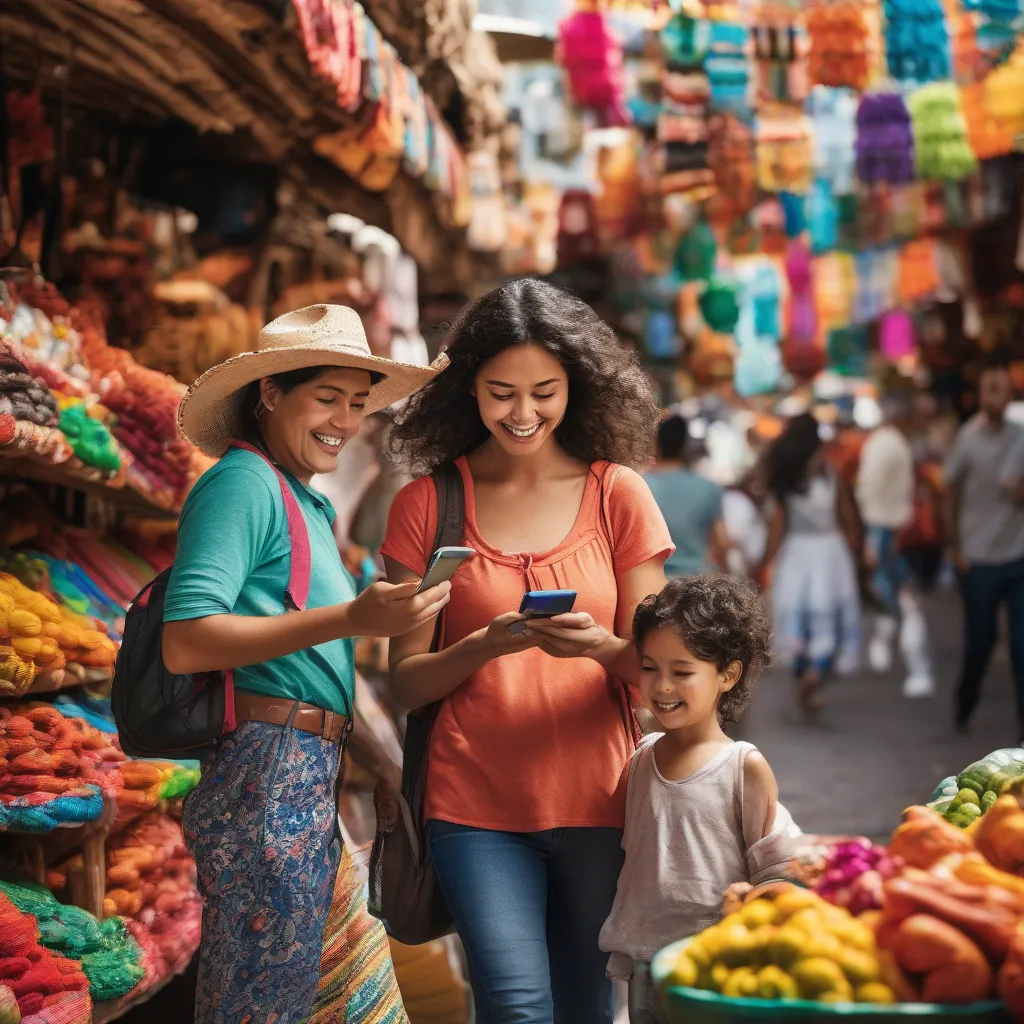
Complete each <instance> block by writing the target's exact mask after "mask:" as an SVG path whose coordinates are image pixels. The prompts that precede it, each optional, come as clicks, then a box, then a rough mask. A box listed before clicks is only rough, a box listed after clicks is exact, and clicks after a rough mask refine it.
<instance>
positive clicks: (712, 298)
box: [700, 274, 740, 334]
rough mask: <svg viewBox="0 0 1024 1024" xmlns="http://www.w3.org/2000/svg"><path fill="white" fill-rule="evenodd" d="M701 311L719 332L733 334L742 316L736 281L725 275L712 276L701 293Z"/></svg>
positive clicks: (708, 323) (709, 324)
mask: <svg viewBox="0 0 1024 1024" xmlns="http://www.w3.org/2000/svg"><path fill="white" fill-rule="evenodd" d="M700 313H701V316H702V317H704V322H705V323H706V324H707V325H708V327H710V328H711V330H713V331H715V332H716V333H717V334H732V333H733V331H735V330H736V324H737V322H738V321H739V318H740V306H739V298H738V295H737V286H736V282H735V281H734V280H733V279H732V278H729V277H726V276H724V275H719V274H716V275H715V276H714V277H712V278H711V280H710V281H709V282H708V286H707V288H705V289H704V291H703V293H702V294H701V297H700Z"/></svg>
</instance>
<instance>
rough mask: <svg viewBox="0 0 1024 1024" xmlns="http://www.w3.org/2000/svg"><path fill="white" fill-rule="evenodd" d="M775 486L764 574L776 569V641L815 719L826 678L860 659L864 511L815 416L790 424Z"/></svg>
mask: <svg viewBox="0 0 1024 1024" xmlns="http://www.w3.org/2000/svg"><path fill="white" fill-rule="evenodd" d="M768 486H769V490H770V491H771V495H772V497H773V498H774V511H773V513H772V519H771V523H770V526H769V532H768V548H767V551H766V553H765V557H764V563H763V566H762V571H764V570H765V569H766V568H767V566H769V565H770V564H771V563H772V562H773V561H774V562H775V567H774V571H773V576H772V603H773V605H774V608H775V628H776V631H777V642H778V644H779V647H780V650H781V651H782V652H783V653H784V654H786V655H787V656H788V657H790V658H791V659H792V664H793V672H794V675H795V676H796V682H797V688H798V698H799V701H800V706H801V708H802V710H803V711H804V713H805V714H814V713H816V712H817V711H818V710H819V708H820V698H819V690H820V687H821V683H822V681H823V679H824V678H825V676H826V675H827V674H828V673H829V672H831V671H833V670H835V671H838V672H849V671H851V670H853V669H855V668H856V667H857V664H858V662H859V660H860V591H859V589H858V586H857V567H856V565H855V563H854V560H853V554H852V552H853V551H855V550H857V547H858V544H857V539H856V538H857V533H858V530H859V517H858V515H857V506H856V504H855V502H854V499H853V493H852V491H851V489H850V487H849V486H848V485H847V484H846V483H845V482H844V481H843V480H841V479H840V478H839V477H838V475H837V474H836V473H835V471H834V470H833V469H832V468H831V467H830V466H829V463H828V460H827V458H826V455H825V449H824V446H823V445H822V443H821V439H820V437H819V433H818V421H817V420H816V419H815V418H814V417H813V416H812V415H811V414H810V413H804V414H802V415H800V416H796V417H794V418H793V419H791V420H790V421H789V422H788V423H787V424H786V428H785V430H784V431H783V433H782V435H781V436H780V437H779V439H778V441H776V442H775V446H774V448H773V449H772V450H771V452H770V453H769V459H768Z"/></svg>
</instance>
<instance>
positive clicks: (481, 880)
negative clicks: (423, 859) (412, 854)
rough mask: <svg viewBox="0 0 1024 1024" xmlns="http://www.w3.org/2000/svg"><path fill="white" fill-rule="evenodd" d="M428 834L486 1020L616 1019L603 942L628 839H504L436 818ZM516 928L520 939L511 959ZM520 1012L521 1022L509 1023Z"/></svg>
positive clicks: (615, 834) (586, 834)
mask: <svg viewBox="0 0 1024 1024" xmlns="http://www.w3.org/2000/svg"><path fill="white" fill-rule="evenodd" d="M427 837H428V841H429V843H430V856H431V859H432V861H433V864H434V870H435V871H436V872H437V877H438V880H439V882H440V883H441V890H442V892H443V893H444V896H445V899H446V901H447V903H448V907H449V909H450V910H451V912H452V917H453V918H454V920H455V925H456V927H457V929H458V932H459V935H460V936H461V938H462V941H463V943H464V946H465V949H466V954H467V959H468V962H469V972H470V981H471V983H472V986H473V996H474V999H475V1000H476V1011H477V1018H478V1020H481V1021H492V1020H501V1021H505V1020H512V1019H514V1020H517V1021H526V1022H529V1024H545V1022H551V1021H555V1022H556V1024H597V1022H601V1021H610V1020H611V1013H612V1007H611V988H610V985H609V984H608V982H607V980H606V978H605V968H606V967H607V964H608V956H607V954H605V953H602V952H601V950H600V948H599V946H598V942H597V937H598V934H599V933H600V931H601V926H602V925H603V924H604V921H605V918H606V917H607V916H608V908H609V907H610V906H611V903H612V900H614V898H615V886H616V883H617V881H618V878H619V870H620V869H621V867H622V860H623V856H624V854H623V852H622V847H621V845H620V844H621V841H622V832H621V831H620V830H619V829H616V828H556V829H548V830H547V831H544V832H496V831H491V830H489V829H482V828H472V827H469V826H465V825H452V824H449V823H448V822H443V821H431V822H430V823H429V825H428V828H427ZM485 905H486V908H487V909H486V912H482V908H483V907H484V906H485ZM510 927H511V928H514V930H515V934H516V936H517V939H518V941H517V944H516V950H515V954H514V956H513V957H512V958H511V960H510V958H509V951H508V932H509V928H510ZM513 1005H514V1006H515V1008H516V1016H515V1017H514V1018H513V1017H508V1016H505V1015H504V1014H503V1013H502V1010H503V1009H504V1010H505V1011H506V1012H507V1010H508V1008H509V1007H511V1006H513Z"/></svg>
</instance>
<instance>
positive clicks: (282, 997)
mask: <svg viewBox="0 0 1024 1024" xmlns="http://www.w3.org/2000/svg"><path fill="white" fill-rule="evenodd" d="M443 365H444V364H443V363H438V364H435V366H433V367H421V366H407V365H405V364H402V363H396V362H392V361H390V360H387V359H382V358H379V357H377V356H374V355H372V354H371V352H370V349H369V346H368V344H367V341H366V336H365V334H364V331H363V326H362V323H361V321H360V318H359V316H358V314H357V313H356V312H355V311H354V310H352V309H349V308H347V307H344V306H330V305H318V306H309V307H307V308H305V309H300V310H297V311H295V312H293V313H288V314H286V315H285V316H282V317H279V318H278V319H276V320H274V321H273V322H272V323H270V324H268V325H267V326H266V327H265V328H264V329H263V331H262V332H261V333H260V338H259V342H258V345H257V350H256V351H255V352H246V353H243V354H242V355H239V356H235V357H234V358H232V359H229V360H227V361H226V362H224V363H221V364H220V365H218V366H215V367H213V368H212V369H211V370H208V371H207V372H206V373H204V374H203V375H202V376H201V377H200V378H199V379H198V380H197V381H196V382H195V384H193V385H192V387H191V388H189V390H188V393H187V394H186V395H185V397H184V398H183V399H182V402H181V408H180V410H179V413H178V422H179V424H180V426H181V429H182V431H183V432H184V434H185V436H186V437H187V438H188V439H189V440H190V441H191V442H192V443H193V444H195V445H196V446H197V447H198V448H199V449H201V450H202V451H203V452H204V453H206V454H207V455H209V456H211V457H214V458H218V459H220V461H219V462H218V463H217V464H216V465H215V466H214V467H213V468H212V469H210V470H208V471H207V472H206V473H205V474H204V475H203V476H202V477H201V478H200V480H199V481H198V483H197V484H196V486H195V487H194V489H193V490H192V493H191V494H190V495H189V497H188V499H187V501H186V502H185V507H184V508H183V509H182V514H181V520H180V523H179V528H178V549H177V555H176V557H175V562H174V569H173V571H172V574H171V578H170V581H169V583H168V587H167V593H166V599H165V609H164V622H165V626H164V633H163V648H164V662H165V664H166V667H167V669H168V670H169V671H171V672H175V673H181V674H186V673H191V674H198V673H204V672H214V671H222V672H230V673H231V674H232V676H231V677H229V678H232V683H233V691H234V692H233V698H232V699H233V709H229V719H230V710H233V711H234V720H235V722H236V725H237V727H236V728H235V729H234V730H233V731H231V732H228V733H226V734H225V735H223V736H222V737H221V738H220V740H219V741H218V743H217V745H216V747H215V748H214V750H213V752H212V753H211V754H210V755H209V756H208V758H207V759H206V761H205V762H204V764H203V774H202V779H201V781H200V783H199V786H198V787H197V789H196V790H195V792H194V793H193V794H192V795H191V796H190V797H189V799H188V801H187V803H186V805H185V810H184V815H183V820H182V824H183V828H184V832H185V840H186V843H187V845H188V847H189V850H190V852H191V853H192V855H193V857H195V860H196V865H197V868H198V876H199V888H200V892H201V894H202V897H203V934H202V944H201V947H200V958H199V984H198V991H197V996H196V1010H195V1021H196V1024H214V1022H216V1024H236V1022H237V1024H241V1022H243V1021H246V1022H248V1021H251V1022H253V1024H256V1022H260V1024H262V1022H266V1021H275V1022H277V1024H286V1022H298V1021H304V1020H306V1019H307V1018H308V1016H309V1014H310V1012H311V1010H312V1007H313V1003H314V1000H315V998H316V994H317V985H318V980H319V965H320V952H321V943H322V939H323V931H324V924H325V921H326V918H327V912H328V909H329V907H330V903H331V897H332V893H333V890H334V882H335V875H336V873H337V869H338V863H339V855H340V845H339V841H338V837H337V832H336V827H335V815H336V811H335V784H336V780H337V775H338V770H339V765H340V761H341V756H342V748H343V744H344V739H345V737H346V736H347V735H348V733H349V731H350V729H351V723H352V715H353V701H354V685H355V667H354V663H353V652H352V638H353V637H357V636H380V637H387V636H399V635H401V634H404V633H406V632H409V631H410V630H412V629H415V628H416V627H417V626H419V625H421V624H423V623H424V622H427V621H429V620H431V619H432V618H433V617H434V616H435V615H437V613H438V612H439V611H440V609H441V608H442V607H443V606H444V605H445V604H446V603H447V602H448V595H449V584H447V583H444V584H442V585H441V586H439V587H435V588H433V589H431V590H427V591H425V592H424V593H422V594H416V589H417V584H416V583H415V582H413V583H409V584H403V585H401V586H389V585H388V584H386V583H377V584H375V585H374V586H372V587H370V588H369V589H368V590H367V591H365V592H364V593H363V594H361V595H360V596H359V597H356V592H355V586H354V584H353V581H352V579H351V577H350V576H349V575H348V573H347V572H346V571H345V569H344V567H343V566H342V564H341V560H340V558H339V556H338V551H337V548H336V546H335V542H334V537H333V534H332V529H331V523H332V520H333V516H334V513H333V509H332V508H331V505H330V503H329V502H328V501H327V499H326V498H324V496H323V495H321V494H319V493H318V492H317V491H315V490H313V489H312V488H311V487H310V486H309V482H310V480H311V479H312V477H313V476H314V475H316V474H319V473H329V472H331V471H332V470H333V469H334V468H335V466H336V465H337V460H338V453H339V452H340V451H341V449H342V447H343V446H344V445H345V443H346V442H347V441H348V440H350V439H351V438H352V437H353V436H354V435H355V434H356V432H357V430H358V428H359V421H360V420H361V419H362V417H363V416H365V415H367V414H369V413H372V412H374V411H376V410H378V409H382V408H384V407H385V406H387V405H390V404H391V403H392V402H395V401H397V400H399V399H402V398H404V397H406V396H408V395H409V394H411V393H412V392H414V391H416V390H417V389H418V388H420V387H422V386H423V385H424V384H425V383H426V382H427V381H429V380H430V379H431V378H432V377H433V376H434V375H435V374H436V373H437V372H439V370H440V369H441V368H442V367H443ZM297 513H301V515H298V514H297ZM300 519H301V524H299V520H300ZM301 525H304V526H305V534H306V535H308V552H307V550H306V547H305V540H304V538H303V535H302V532H301ZM297 529H298V532H296V530H297ZM293 541H295V544H294V545H293ZM307 554H308V562H307V561H306V557H307ZM293 556H294V558H295V561H296V566H295V567H293V565H292V562H293ZM305 566H308V579H307V578H306V577H305V575H303V568H302V567H305ZM297 575H302V576H303V578H302V579H301V580H300V581H299V583H298V584H296V578H297ZM307 583H308V593H306V594H305V600H302V599H301V598H299V599H298V600H296V595H295V594H294V593H293V591H294V590H296V589H299V590H301V591H306V590H307V586H306V584H307ZM299 608H302V609H303V610H297V609H299ZM286 611H288V614H284V612H286ZM228 693H229V696H230V694H231V687H230V686H229V689H228ZM375 767H377V768H378V770H379V771H380V772H381V773H382V774H383V775H384V776H385V782H390V784H391V785H394V784H395V781H394V779H395V769H394V766H393V765H390V762H388V763H387V764H384V763H383V762H382V761H380V760H378V761H377V764H376V766H375ZM397 1012H398V1014H399V1016H397V1017H396V1016H393V1015H390V1014H389V1015H388V1016H387V1017H374V1018H373V1020H375V1021H376V1020H380V1021H382V1022H383V1021H384V1020H386V1021H388V1022H397V1021H404V1020H405V1017H404V1013H403V1012H402V1011H401V1007H400V1004H399V1005H398V1010H397ZM360 1020H367V1021H368V1020H370V1018H360Z"/></svg>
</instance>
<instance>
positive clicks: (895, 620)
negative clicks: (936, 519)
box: [857, 394, 935, 697]
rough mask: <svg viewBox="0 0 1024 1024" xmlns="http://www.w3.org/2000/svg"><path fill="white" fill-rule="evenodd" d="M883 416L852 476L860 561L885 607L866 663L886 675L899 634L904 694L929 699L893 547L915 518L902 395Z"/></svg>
mask: <svg viewBox="0 0 1024 1024" xmlns="http://www.w3.org/2000/svg"><path fill="white" fill-rule="evenodd" d="M882 411H883V415H884V417H885V420H884V423H883V424H882V426H880V427H879V428H878V429H877V430H875V431H874V433H873V434H872V435H871V436H870V437H869V438H868V439H867V441H865V443H864V447H863V449H862V450H861V456H860V469H859V471H858V476H857V503H858V505H859V506H860V514H861V518H862V519H863V520H864V525H865V527H866V535H865V550H864V557H865V561H866V562H867V564H868V565H869V566H870V567H871V568H872V569H874V577H873V584H874V588H875V592H876V593H877V595H878V597H879V599H880V600H881V601H882V604H883V605H884V607H885V614H884V615H881V616H879V617H878V618H877V619H876V621H875V631H874V636H873V637H872V640H871V643H870V645H869V647H868V661H869V662H870V664H871V666H872V668H874V669H875V671H876V672H885V671H887V670H888V669H889V667H890V666H891V664H892V649H891V645H892V640H893V637H894V636H895V635H896V632H897V630H899V634H900V651H901V653H902V654H903V660H904V662H905V663H906V666H907V678H906V681H905V682H904V684H903V694H904V696H906V697H930V696H931V695H932V694H933V693H934V692H935V684H934V680H933V678H932V670H931V661H930V658H929V656H928V631H927V627H926V625H925V621H924V616H923V615H922V614H921V609H920V607H919V606H918V603H917V601H916V600H915V598H914V595H913V594H912V592H911V588H910V586H909V583H910V574H909V570H908V567H907V563H906V561H905V559H904V558H903V556H902V555H901V553H900V550H899V544H898V539H899V532H900V531H901V530H902V529H903V528H904V527H905V526H906V525H907V524H908V523H909V522H910V520H911V519H912V518H913V515H914V489H915V485H916V474H915V469H914V453H913V450H912V449H911V447H910V442H909V441H908V440H907V436H906V434H905V433H904V430H903V425H904V424H905V423H906V422H907V419H908V415H909V407H908V403H907V402H905V401H904V400H903V398H902V396H899V395H895V394H893V395H889V396H886V397H885V398H884V399H883V401H882Z"/></svg>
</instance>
